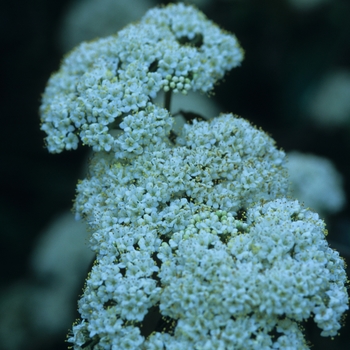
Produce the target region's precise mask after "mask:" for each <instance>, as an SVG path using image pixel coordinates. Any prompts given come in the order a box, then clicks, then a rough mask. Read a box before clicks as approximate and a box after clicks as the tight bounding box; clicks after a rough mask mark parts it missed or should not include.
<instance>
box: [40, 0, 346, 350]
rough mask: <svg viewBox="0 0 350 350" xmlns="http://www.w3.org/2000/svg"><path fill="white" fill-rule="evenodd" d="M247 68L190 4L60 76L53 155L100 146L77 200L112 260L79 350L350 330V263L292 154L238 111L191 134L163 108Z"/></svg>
mask: <svg viewBox="0 0 350 350" xmlns="http://www.w3.org/2000/svg"><path fill="white" fill-rule="evenodd" d="M241 59H242V53H241V50H240V49H239V48H238V46H237V42H236V39H235V38H234V37H233V36H231V35H229V34H224V33H223V32H221V31H220V30H219V29H218V28H217V27H216V26H215V25H214V24H212V23H211V22H210V21H208V20H207V19H206V18H205V17H204V15H203V14H201V13H200V12H198V11H197V10H195V9H194V8H192V7H188V6H184V5H183V4H178V5H170V6H168V7H164V8H161V9H155V10H151V11H149V12H148V13H147V14H146V16H145V17H144V18H143V20H142V21H141V22H140V24H136V25H132V26H129V27H127V28H126V29H124V30H123V31H121V32H120V33H119V34H118V35H117V36H115V37H111V38H107V39H104V40H100V41H97V42H94V43H91V44H83V45H82V46H80V47H79V48H78V49H77V50H76V51H74V52H73V53H72V54H71V55H70V56H68V57H67V58H66V60H65V61H64V63H63V67H62V69H61V71H59V72H58V73H57V74H56V75H54V76H53V78H52V79H51V81H50V83H49V85H48V88H47V90H46V93H45V95H44V102H43V106H42V119H43V126H42V128H43V129H44V130H45V131H47V133H48V137H47V145H48V148H49V150H50V151H52V152H60V151H61V150H63V149H64V148H66V149H70V148H75V147H76V146H77V142H78V137H79V138H80V139H81V140H82V141H83V143H85V144H88V145H90V146H92V147H93V149H94V150H95V153H94V156H93V157H92V159H91V162H90V168H89V171H90V173H89V177H88V178H87V179H85V180H83V181H81V182H80V183H79V184H78V187H77V198H76V201H75V210H76V213H77V216H81V217H84V218H85V219H86V220H87V222H88V223H89V225H90V227H91V231H92V235H91V239H90V242H91V246H92V249H93V250H94V252H95V253H96V260H95V264H94V266H93V268H92V271H91V273H90V274H89V276H88V278H87V281H86V286H85V289H84V294H83V295H82V297H81V299H80V300H79V312H80V314H81V320H80V321H79V322H78V323H76V324H75V325H74V326H73V330H72V334H71V336H70V338H69V339H68V340H69V342H71V343H73V344H74V349H75V350H82V349H85V350H86V349H94V350H109V349H112V350H117V349H118V350H119V349H129V350H130V349H135V350H136V349H141V350H142V349H143V350H163V349H167V350H175V349H176V350H180V349H181V350H182V349H203V350H205V349H208V350H209V349H210V350H211V349H233V348H234V349H242V350H243V349H244V350H245V349H275V348H279V349H307V346H306V344H305V341H304V338H303V334H302V332H301V331H300V330H299V328H298V322H301V321H303V320H305V319H308V318H309V317H314V320H315V322H316V323H317V324H318V326H319V327H320V328H321V329H322V335H324V336H328V335H335V334H336V333H337V331H338V329H339V328H340V323H339V322H340V318H341V315H342V313H343V312H344V310H346V309H347V292H346V289H345V287H344V283H345V280H346V276H345V270H344V264H343V261H342V259H341V258H340V257H339V255H338V254H337V253H336V252H334V251H333V250H331V249H330V248H329V247H328V245H327V242H326V240H325V237H324V232H325V229H324V224H323V222H322V221H321V220H319V219H318V216H317V214H314V213H312V212H310V211H307V210H305V209H303V208H301V206H300V205H299V204H298V202H297V201H290V200H287V199H285V198H284V196H286V195H287V191H288V178H287V174H286V168H285V154H284V152H282V151H280V150H278V149H276V147H275V145H274V141H273V140H272V139H271V138H270V137H269V136H267V135H266V134H265V133H264V132H262V131H261V130H258V129H256V128H254V127H253V126H252V125H250V123H249V122H247V121H245V120H243V119H241V118H238V117H235V116H233V115H231V114H223V115H220V116H219V117H217V118H215V119H213V120H211V121H198V120H196V119H191V121H190V123H188V124H186V125H185V126H184V127H183V129H182V131H181V134H180V135H179V136H178V137H176V135H174V134H172V133H171V129H172V124H173V119H172V117H171V116H170V114H169V111H168V110H167V109H166V108H161V107H159V106H157V105H156V104H154V103H153V102H152V98H154V97H155V95H156V94H157V93H158V92H159V91H160V90H164V91H165V93H166V94H168V93H169V91H170V90H172V91H174V92H179V91H182V92H186V91H187V90H190V89H193V90H201V91H203V92H207V91H209V90H210V89H211V88H212V87H213V84H214V83H215V82H216V81H217V79H219V78H221V77H222V76H223V74H224V73H225V71H226V70H228V69H230V68H232V67H234V66H235V65H237V64H238V63H239V62H240V60H241ZM118 128H119V129H120V130H117V129H118ZM74 140H75V141H74Z"/></svg>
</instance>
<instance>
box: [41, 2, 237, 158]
mask: <svg viewBox="0 0 350 350" xmlns="http://www.w3.org/2000/svg"><path fill="white" fill-rule="evenodd" d="M242 59H243V52H242V49H241V48H240V47H239V44H238V42H237V40H236V38H235V37H234V36H233V35H231V34H228V33H224V32H223V31H222V30H221V29H220V28H218V27H217V26H216V25H214V24H213V23H212V22H211V21H209V20H208V19H207V18H206V17H205V16H204V15H203V14H202V13H201V12H199V11H197V10H196V9H194V8H193V7H190V6H185V5H183V4H177V5H170V6H167V7H165V8H155V9H151V10H149V11H148V12H147V13H146V15H145V16H144V17H143V19H142V20H141V21H140V22H139V23H137V24H133V25H129V26H127V27H126V28H125V29H123V30H121V31H120V32H119V33H118V34H116V35H115V36H110V37H107V38H105V39H100V40H97V41H93V42H90V43H83V44H81V45H80V46H79V47H77V48H76V49H75V50H74V51H73V52H71V53H70V54H69V55H68V56H67V57H66V58H65V60H64V61H63V63H62V66H61V68H60V70H59V71H58V72H57V73H55V74H54V75H53V76H52V77H51V78H50V80H49V83H48V86H47V88H46V90H45V93H44V95H43V101H42V105H41V108H40V112H41V119H42V130H44V131H45V132H46V133H47V135H48V136H47V138H46V142H47V147H48V149H49V151H50V152H61V151H62V150H64V149H68V150H69V149H76V148H77V146H78V142H79V139H80V140H81V141H82V142H83V143H84V144H86V145H89V146H92V147H93V149H94V151H101V150H105V151H110V150H112V151H114V152H117V153H118V152H122V153H123V150H124V149H125V148H128V146H129V142H131V143H132V144H134V143H135V142H136V143H137V139H138V137H139V135H138V132H137V130H134V129H133V130H129V129H127V130H125V129H124V134H125V135H126V134H129V133H130V137H127V136H125V138H126V139H127V140H126V139H124V140H118V138H117V137H115V135H113V132H111V131H113V130H115V129H116V127H117V126H119V124H120V123H121V121H122V120H123V118H124V117H127V118H128V119H129V120H130V122H131V123H130V124H134V122H135V123H136V124H137V123H138V121H139V119H140V116H139V114H140V112H143V114H144V116H143V117H145V118H147V117H148V116H147V114H148V111H151V113H154V114H155V115H156V118H157V117H158V115H164V114H165V113H166V112H165V111H161V110H159V107H158V106H156V105H155V104H154V103H152V99H153V98H155V97H156V95H157V93H159V92H160V91H165V92H169V91H173V92H175V93H177V92H182V93H183V94H186V93H187V91H189V90H194V91H202V92H209V91H210V90H211V89H212V88H213V86H214V84H215V83H216V82H217V81H218V80H219V79H220V78H222V77H223V76H224V74H225V72H226V71H228V70H230V69H232V68H233V67H236V66H238V65H239V64H240V62H241V61H242ZM161 118H162V117H161ZM124 120H125V118H124ZM120 127H123V126H122V125H120ZM147 132H148V131H147ZM149 137H150V138H152V137H153V135H151V134H150V135H149ZM131 147H133V146H132V145H131ZM137 147H138V146H137V145H136V148H137ZM138 151H139V150H138Z"/></svg>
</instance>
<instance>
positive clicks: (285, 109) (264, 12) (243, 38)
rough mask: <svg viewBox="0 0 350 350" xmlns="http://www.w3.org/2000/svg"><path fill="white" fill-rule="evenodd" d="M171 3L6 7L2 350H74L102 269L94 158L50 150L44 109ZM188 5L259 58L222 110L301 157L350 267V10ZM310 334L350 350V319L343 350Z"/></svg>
mask: <svg viewBox="0 0 350 350" xmlns="http://www.w3.org/2000/svg"><path fill="white" fill-rule="evenodd" d="M159 3H164V4H166V3H168V2H167V1H165V2H159V1H156V0H147V1H141V0H61V1H48V0H46V1H45V0H31V1H25V0H14V1H12V2H1V5H0V6H1V11H0V35H1V39H0V40H1V46H0V49H1V60H2V64H1V69H0V74H1V75H0V84H1V85H0V86H1V91H0V92H1V94H0V98H1V106H2V117H1V120H2V122H3V123H4V124H3V125H2V127H1V128H0V131H1V137H0V142H1V147H0V152H1V158H0V161H1V165H0V174H1V181H0V186H1V190H0V208H1V210H0V240H1V241H0V259H1V263H0V268H1V274H0V350H19V349H24V348H25V349H27V350H31V349H36V350H41V349H52V350H56V349H57V350H59V349H66V348H67V343H65V338H66V334H67V331H68V329H69V328H70V327H71V325H72V322H73V321H74V320H75V319H76V318H77V317H78V314H77V313H76V311H75V309H76V302H77V299H78V296H79V294H81V292H82V287H83V285H84V279H85V277H86V274H87V271H88V269H89V264H90V262H91V260H92V258H93V257H92V254H91V253H90V251H89V249H88V246H87V238H86V237H87V234H86V232H85V227H84V226H83V224H82V223H77V222H74V220H73V216H72V215H71V214H70V213H69V211H70V209H71V207H72V200H73V199H74V196H75V186H76V183H77V179H78V178H83V177H84V164H85V163H86V159H87V149H84V148H79V149H78V150H77V151H74V152H64V153H62V154H59V155H51V154H49V153H48V152H47V150H46V149H45V148H44V142H43V138H44V136H45V135H44V133H43V132H41V131H40V120H39V115H38V108H39V105H40V98H41V97H40V96H41V94H42V92H43V91H44V89H45V85H46V82H47V80H48V78H49V77H50V75H51V73H52V72H53V71H55V70H57V69H58V68H59V65H60V61H61V59H62V57H63V55H64V54H65V53H66V52H68V51H69V50H70V49H71V48H73V47H74V46H75V45H77V44H78V43H79V42H81V41H83V40H89V39H93V38H96V37H98V36H106V35H109V34H112V33H115V32H116V31H118V30H119V29H121V28H122V27H123V26H124V25H126V24H127V23H130V22H133V21H136V20H138V19H139V18H140V17H141V16H142V15H143V13H144V12H145V11H146V10H147V9H148V8H150V7H153V6H154V5H157V4H159ZM188 3H193V4H195V5H196V6H198V7H199V9H201V10H202V11H203V12H204V13H205V14H207V16H208V17H209V18H210V19H211V20H213V21H214V22H216V23H218V24H219V25H220V26H221V27H222V28H224V29H226V30H228V31H230V32H233V33H235V34H236V36H237V38H238V40H239V41H240V43H241V45H242V47H243V48H244V50H245V53H246V55H245V60H244V62H243V64H242V66H241V67H239V68H236V69H234V70H233V71H231V72H230V73H229V74H228V75H227V76H226V77H225V79H224V80H223V81H222V82H221V83H220V84H219V85H218V86H217V87H216V89H215V91H214V92H215V94H214V96H212V97H211V98H210V100H209V101H210V103H211V104H212V105H213V106H214V107H213V110H219V111H222V112H233V113H235V114H238V115H240V116H242V117H244V118H246V119H248V120H250V121H251V122H252V123H253V124H255V125H257V126H258V127H261V128H262V129H263V130H264V131H266V132H268V133H269V134H270V135H271V136H272V137H273V138H274V139H275V140H276V143H277V145H278V146H279V147H281V148H283V149H284V150H285V151H286V152H287V154H289V155H290V156H289V157H290V159H291V162H290V172H291V181H292V183H293V190H294V191H295V196H296V197H298V198H299V199H300V200H301V201H303V202H305V205H306V206H310V207H312V208H314V209H315V210H316V211H318V212H319V213H320V215H321V217H322V218H324V219H325V220H326V222H327V226H328V230H329V235H328V237H327V239H328V240H329V242H330V245H331V247H333V248H335V249H337V250H338V251H339V253H340V254H341V255H342V256H343V257H344V258H345V259H346V260H347V262H348V263H349V261H350V206H349V201H350V39H349V38H350V21H349V18H350V2H349V1H348V0H215V1H214V0H206V1H205V0H202V1H200V0H196V1H188ZM197 97H198V96H197ZM203 99H206V97H205V96H199V97H198V102H196V103H197V105H198V110H200V108H201V107H202V106H203V105H204V103H207V102H204V101H203ZM195 108H196V106H195V105H194V106H191V109H195ZM205 110H207V109H205ZM348 275H349V271H348ZM304 327H305V333H306V337H307V339H308V340H309V341H310V342H312V343H313V344H314V347H313V349H316V350H318V349H330V348H332V349H345V348H346V344H348V342H349V340H350V339H349V336H348V334H350V320H346V318H345V319H344V327H343V328H342V329H341V332H340V335H339V336H337V337H335V338H334V339H328V338H322V337H320V336H319V333H320V332H319V330H318V329H317V327H316V326H314V325H313V322H308V323H307V324H305V325H304Z"/></svg>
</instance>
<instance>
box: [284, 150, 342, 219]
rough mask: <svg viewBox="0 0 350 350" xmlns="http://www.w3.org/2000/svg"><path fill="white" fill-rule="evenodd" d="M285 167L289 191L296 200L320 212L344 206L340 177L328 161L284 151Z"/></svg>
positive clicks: (332, 210)
mask: <svg viewBox="0 0 350 350" xmlns="http://www.w3.org/2000/svg"><path fill="white" fill-rule="evenodd" d="M287 168H288V173H289V178H290V181H291V190H292V194H293V196H294V197H295V198H298V199H299V201H301V202H304V204H305V205H307V206H309V207H310V208H312V209H313V210H315V211H317V212H319V213H322V214H328V213H329V214H333V213H336V212H338V211H339V210H341V209H342V208H343V207H344V205H345V202H346V198H345V194H344V190H343V179H342V177H341V175H340V174H339V172H338V171H337V169H336V168H335V167H334V165H333V164H332V163H331V161H330V160H328V159H326V158H323V157H319V156H315V155H312V154H302V153H300V152H296V151H294V152H290V153H288V163H287Z"/></svg>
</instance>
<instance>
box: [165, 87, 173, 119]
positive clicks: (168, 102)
mask: <svg viewBox="0 0 350 350" xmlns="http://www.w3.org/2000/svg"><path fill="white" fill-rule="evenodd" d="M171 91H172V90H171V89H170V90H169V91H167V92H166V93H165V94H164V108H166V109H167V110H168V111H169V113H170V105H171Z"/></svg>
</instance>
